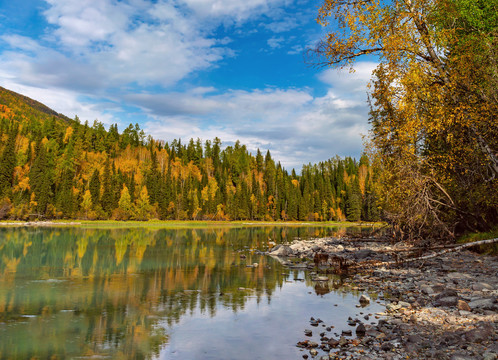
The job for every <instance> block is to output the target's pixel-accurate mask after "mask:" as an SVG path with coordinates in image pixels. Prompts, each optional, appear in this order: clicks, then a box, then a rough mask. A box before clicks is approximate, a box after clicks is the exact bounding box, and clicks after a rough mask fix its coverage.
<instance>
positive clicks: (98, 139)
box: [0, 88, 379, 221]
mask: <svg viewBox="0 0 498 360" xmlns="http://www.w3.org/2000/svg"><path fill="white" fill-rule="evenodd" d="M0 104H1V106H0V119H1V120H0V139H1V143H0V154H1V157H0V164H1V169H0V195H1V199H2V200H1V204H2V205H1V208H0V218H10V219H20V220H25V219H33V218H40V219H41V218H43V219H53V218H68V219H71V218H85V219H111V218H112V219H121V220H126V219H137V220H147V219H151V218H158V219H178V220H186V219H194V220H200V219H208V220H209V219H218V220H249V219H250V220H307V221H320V220H346V219H347V220H354V221H357V220H360V219H362V220H367V221H371V220H377V219H378V218H379V209H378V208H377V206H376V196H375V191H374V188H375V181H374V180H375V172H374V171H373V168H372V167H371V166H370V164H369V161H368V159H367V157H365V156H364V157H362V158H361V159H360V161H356V160H355V159H352V158H346V159H339V158H334V159H331V160H328V161H326V162H323V163H319V164H316V165H307V166H303V169H302V172H301V175H297V174H296V173H295V172H294V171H292V173H291V174H289V173H288V172H287V171H286V170H285V169H284V168H283V167H282V166H281V165H280V163H279V162H276V161H275V160H274V159H272V157H271V154H270V152H269V151H267V152H266V155H265V156H263V155H262V153H261V152H260V151H259V149H258V151H257V153H256V155H252V154H250V153H249V152H248V150H247V148H246V146H245V145H242V144H240V143H239V142H236V143H235V144H234V145H233V146H227V147H225V148H222V144H221V141H220V140H219V139H218V138H216V139H214V140H212V141H211V140H207V141H205V142H204V143H202V142H201V140H200V139H197V140H193V139H190V141H189V142H188V143H187V144H182V142H181V140H174V141H172V142H171V143H167V142H164V141H160V140H156V139H153V138H152V137H150V136H148V137H147V136H146V135H145V133H144V131H143V130H141V129H140V127H139V126H138V124H137V125H135V126H133V125H131V124H130V125H129V126H128V127H127V128H126V129H124V130H123V131H122V132H121V133H119V131H118V128H117V125H112V126H110V128H109V129H108V130H107V129H105V127H104V125H103V124H102V123H100V122H98V121H94V123H93V124H92V125H90V124H88V122H86V121H85V122H84V123H81V122H80V121H79V119H78V118H76V119H74V120H72V119H69V118H68V117H66V116H64V115H61V114H58V113H57V112H56V111H54V110H52V109H50V108H48V107H47V106H45V105H43V104H41V103H39V102H37V101H35V100H32V99H30V98H27V97H25V96H23V95H20V94H17V93H15V92H12V91H10V90H7V89H3V88H0Z"/></svg>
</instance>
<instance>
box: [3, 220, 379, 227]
mask: <svg viewBox="0 0 498 360" xmlns="http://www.w3.org/2000/svg"><path fill="white" fill-rule="evenodd" d="M27 226H33V227H36V226H44V227H50V226H54V227H56V226H109V227H111V226H116V227H127V226H129V227H242V226H247V227H258V226H288V227H292V226H296V227H297V226H302V227H315V226H316V227H334V226H337V227H362V228H379V227H382V226H384V224H383V223H365V222H347V221H344V222H333V221H327V222H291V221H285V222H278V221H245V220H234V221H217V220H213V221H210V220H185V221H182V220H157V221H156V220H153V221H117V220H53V221H0V227H27Z"/></svg>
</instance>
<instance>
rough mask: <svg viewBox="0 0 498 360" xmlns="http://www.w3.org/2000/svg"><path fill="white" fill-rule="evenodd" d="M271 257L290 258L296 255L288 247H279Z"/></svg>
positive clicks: (271, 252)
mask: <svg viewBox="0 0 498 360" xmlns="http://www.w3.org/2000/svg"><path fill="white" fill-rule="evenodd" d="M270 255H273V256H289V255H294V251H293V250H292V249H291V248H290V246H287V245H282V244H280V245H277V246H275V247H274V248H273V249H272V250H271V251H270Z"/></svg>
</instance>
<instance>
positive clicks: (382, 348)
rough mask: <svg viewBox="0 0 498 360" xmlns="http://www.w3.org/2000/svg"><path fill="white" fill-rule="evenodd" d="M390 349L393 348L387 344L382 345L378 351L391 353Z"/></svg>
mask: <svg viewBox="0 0 498 360" xmlns="http://www.w3.org/2000/svg"><path fill="white" fill-rule="evenodd" d="M392 348H393V345H392V344H391V343H389V342H385V343H382V345H381V347H380V349H381V350H384V351H391V349H392Z"/></svg>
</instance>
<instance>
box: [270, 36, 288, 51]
mask: <svg viewBox="0 0 498 360" xmlns="http://www.w3.org/2000/svg"><path fill="white" fill-rule="evenodd" d="M284 41H285V39H284V38H283V37H281V36H280V37H275V36H273V37H271V38H269V39H268V40H267V41H266V43H267V44H268V46H269V47H271V48H272V49H277V48H279V47H282V43H283V42H284Z"/></svg>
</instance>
